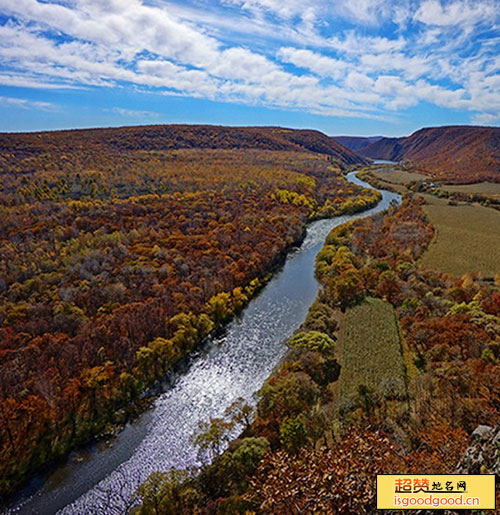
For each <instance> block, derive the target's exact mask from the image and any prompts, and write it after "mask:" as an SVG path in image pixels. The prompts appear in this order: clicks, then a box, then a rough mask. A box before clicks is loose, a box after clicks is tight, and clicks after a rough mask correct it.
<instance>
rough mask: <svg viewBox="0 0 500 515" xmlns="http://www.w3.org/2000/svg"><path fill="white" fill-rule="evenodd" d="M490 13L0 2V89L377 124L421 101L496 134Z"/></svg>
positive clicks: (260, 2) (475, 5) (358, 0)
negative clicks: (269, 110)
mask: <svg viewBox="0 0 500 515" xmlns="http://www.w3.org/2000/svg"><path fill="white" fill-rule="evenodd" d="M495 2H496V0H477V1H472V0H452V1H440V0H423V1H411V2H410V1H409V0H408V1H407V0H397V1H385V0H384V1H382V0H338V1H336V2H331V1H328V0H312V1H310V2H308V3H307V7H305V6H304V5H305V4H304V2H302V1H299V0H288V1H286V2H284V1H283V0H279V1H278V0H220V1H218V2H217V1H209V0H197V1H196V2H195V0H193V3H190V2H177V3H176V2H166V1H163V0H155V1H150V2H146V1H141V0H60V1H56V0H46V1H43V2H42V1H38V0H0V13H1V14H2V16H0V85H2V84H3V85H6V86H16V87H27V88H38V89H56V88H101V87H125V88H126V87H133V88H139V89H144V90H147V91H153V92H156V93H158V94H171V95H183V96H188V97H195V98H204V99H210V100H219V101H224V102H238V103H242V104H247V105H263V106H269V107H276V108H282V109H288V110H298V111H305V112H309V113H315V114H321V115H325V116H345V117H354V118H372V119H380V120H384V119H390V118H394V117H397V116H399V115H400V113H401V112H404V110H405V109H408V108H411V107H413V106H418V105H419V104H420V103H428V104H433V105H435V106H438V107H441V108H446V109H451V110H456V111H461V112H467V113H469V116H470V119H471V121H473V122H477V123H498V122H499V120H500V118H499V117H500V74H499V68H500V57H499V52H498V47H499V45H500V29H499V22H500V10H499V9H498V6H496V5H495ZM2 102H3V103H4V104H5V103H6V102H7V101H5V100H3V101H2ZM25 105H28V104H25ZM40 107H41V108H43V107H44V106H42V105H41V106H40ZM45 108H46V106H45Z"/></svg>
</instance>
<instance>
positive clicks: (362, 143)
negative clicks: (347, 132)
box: [333, 136, 383, 152]
mask: <svg viewBox="0 0 500 515" xmlns="http://www.w3.org/2000/svg"><path fill="white" fill-rule="evenodd" d="M382 138H383V136H371V137H368V138H365V137H361V136H333V139H334V140H335V141H337V142H338V143H340V144H341V145H344V147H347V148H350V149H351V150H354V152H359V151H360V150H361V149H362V148H365V147H367V146H368V145H371V144H372V143H375V142H376V141H378V140H380V139H382Z"/></svg>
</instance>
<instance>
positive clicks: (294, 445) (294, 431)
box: [280, 417, 306, 454]
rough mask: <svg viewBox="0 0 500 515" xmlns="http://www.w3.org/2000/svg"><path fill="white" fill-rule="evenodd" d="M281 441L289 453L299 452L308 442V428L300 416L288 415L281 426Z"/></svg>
mask: <svg viewBox="0 0 500 515" xmlns="http://www.w3.org/2000/svg"><path fill="white" fill-rule="evenodd" d="M280 442H281V445H283V448H284V449H285V451H286V452H288V453H289V454H298V452H299V450H300V448H301V447H302V446H303V445H304V444H305V443H306V430H305V428H304V424H303V423H302V421H301V420H300V418H299V417H286V418H285V420H283V422H282V423H281V426H280Z"/></svg>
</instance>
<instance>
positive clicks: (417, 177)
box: [371, 169, 429, 184]
mask: <svg viewBox="0 0 500 515" xmlns="http://www.w3.org/2000/svg"><path fill="white" fill-rule="evenodd" d="M371 173H372V175H373V176H374V177H376V178H377V179H380V180H382V181H386V182H390V183H392V184H407V183H409V182H411V181H425V180H429V177H427V176H426V175H422V174H420V173H413V172H405V171H403V170H394V171H392V170H390V169H389V170H388V171H378V170H374V171H372V172H371Z"/></svg>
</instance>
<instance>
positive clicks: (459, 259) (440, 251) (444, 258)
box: [421, 195, 500, 277]
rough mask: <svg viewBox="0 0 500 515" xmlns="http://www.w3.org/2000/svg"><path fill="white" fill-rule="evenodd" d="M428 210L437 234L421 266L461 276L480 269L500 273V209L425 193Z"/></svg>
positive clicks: (491, 274)
mask: <svg viewBox="0 0 500 515" xmlns="http://www.w3.org/2000/svg"><path fill="white" fill-rule="evenodd" d="M422 196H423V197H424V198H425V200H426V201H427V202H428V204H427V205H426V206H425V212H426V213H427V216H428V217H429V220H430V221H431V223H432V224H433V225H434V228H435V230H436V236H435V237H434V239H433V240H432V242H431V244H430V245H429V248H428V250H427V251H426V252H425V253H424V255H423V256H422V259H421V265H422V266H423V267H427V268H434V269H437V270H440V271H442V272H448V273H452V274H455V275H458V276H461V275H463V274H465V273H467V272H477V273H480V274H482V275H483V276H484V277H491V276H493V275H494V274H496V273H499V272H500V211H496V210H494V209H490V208H487V207H483V206H479V205H470V204H460V205H458V206H450V205H448V201H447V200H445V199H440V198H437V197H434V196H432V195H422Z"/></svg>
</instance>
